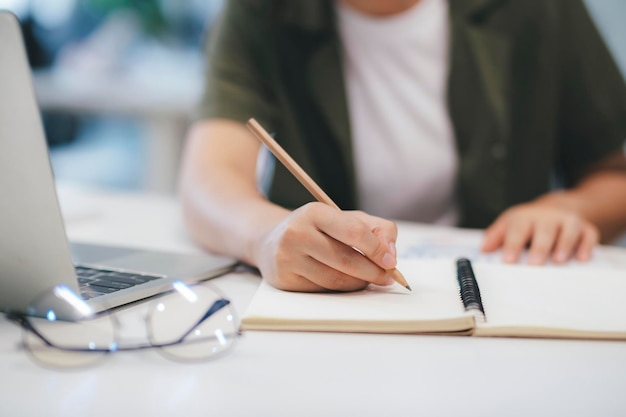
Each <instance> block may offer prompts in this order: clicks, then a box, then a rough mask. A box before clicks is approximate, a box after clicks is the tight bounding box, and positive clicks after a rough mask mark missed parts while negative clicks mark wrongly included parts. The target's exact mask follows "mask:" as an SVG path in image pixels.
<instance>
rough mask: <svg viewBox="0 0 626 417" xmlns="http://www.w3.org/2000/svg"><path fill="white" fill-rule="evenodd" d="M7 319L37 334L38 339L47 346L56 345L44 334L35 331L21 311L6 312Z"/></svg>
mask: <svg viewBox="0 0 626 417" xmlns="http://www.w3.org/2000/svg"><path fill="white" fill-rule="evenodd" d="M7 319H9V320H10V321H12V322H13V323H15V324H17V325H18V326H20V327H22V328H24V329H26V330H27V331H29V332H31V333H33V334H34V335H35V336H37V337H38V338H39V339H41V341H42V342H44V343H45V344H46V345H47V346H50V347H56V346H55V345H54V343H52V342H51V341H49V340H48V339H46V337H45V336H44V335H42V334H41V333H39V331H37V329H35V328H34V327H33V325H32V324H31V323H30V321H29V320H28V318H27V317H26V316H24V315H23V314H21V313H7Z"/></svg>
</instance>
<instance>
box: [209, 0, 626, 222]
mask: <svg viewBox="0 0 626 417" xmlns="http://www.w3.org/2000/svg"><path fill="white" fill-rule="evenodd" d="M225 3H226V8H225V10H224V12H223V15H222V18H221V19H220V21H219V22H218V24H217V25H216V27H215V29H214V30H213V31H212V33H211V36H210V43H209V48H208V53H207V56H208V69H207V75H206V80H207V84H206V92H205V95H204V100H203V102H202V105H201V106H200V112H199V117H200V118H227V119H233V120H237V121H241V122H245V121H246V120H247V119H248V118H250V117H255V118H256V119H257V120H259V121H260V122H261V123H262V124H263V125H265V126H266V128H267V129H268V130H270V131H272V132H275V134H276V139H277V140H278V141H279V142H280V143H281V144H282V145H283V146H284V148H285V149H286V150H287V152H289V153H290V154H291V155H292V156H293V157H294V159H295V160H296V161H298V162H299V163H300V164H301V166H302V167H303V168H304V169H305V170H306V171H307V172H308V173H309V174H310V175H311V176H312V177H313V178H314V179H315V180H316V181H317V182H318V183H319V184H320V186H321V187H322V188H323V189H324V190H325V191H326V192H327V193H328V194H329V195H330V196H331V198H333V199H334V200H335V201H336V202H337V204H338V205H339V206H340V207H342V208H344V209H352V208H358V207H357V201H358V196H357V195H355V193H356V187H355V186H354V183H355V171H354V165H353V159H352V144H351V137H350V125H349V117H348V107H347V103H346V94H345V86H344V79H343V70H342V67H341V65H342V63H341V59H342V51H341V43H340V39H339V37H338V34H337V30H336V22H335V18H334V7H333V4H332V0H228V1H227V2H225ZM449 3H450V19H451V25H450V27H451V48H450V50H451V52H450V60H451V61H450V74H449V79H448V107H449V112H450V116H451V119H452V123H453V126H454V132H455V138H456V144H457V152H458V155H459V170H458V178H457V190H456V192H457V197H458V202H459V206H460V209H461V225H462V226H467V227H484V226H486V225H488V224H489V223H490V222H491V221H493V219H494V218H495V217H496V216H497V215H498V214H499V213H501V212H502V211H503V210H504V209H506V208H507V207H509V206H511V205H514V204H517V203H520V202H524V201H528V200H531V199H533V198H535V197H537V196H539V195H541V194H543V193H545V192H546V191H548V190H549V189H550V188H551V187H552V186H553V185H554V183H555V179H557V180H558V182H559V183H560V184H562V185H564V186H571V185H572V184H574V183H576V181H577V180H579V179H580V178H581V176H583V175H584V173H585V171H586V170H587V169H588V168H589V166H590V164H592V163H593V162H596V161H598V160H599V159H601V158H603V157H605V156H607V155H608V154H609V153H613V152H616V151H617V150H619V149H620V147H622V146H623V143H624V139H626V87H625V85H624V80H623V78H622V76H621V75H620V73H619V71H618V70H617V68H616V66H615V64H614V62H613V60H612V58H611V57H610V54H609V52H608V51H607V48H606V46H605V45H604V43H603V41H602V40H601V38H600V36H599V34H598V32H597V30H596V28H595V27H594V25H593V23H592V22H591V20H590V18H589V15H588V13H587V11H586V9H585V8H584V6H583V4H582V3H581V1H580V0H449ZM409 52H410V51H407V53H409ZM381 175H384V173H381ZM268 196H269V198H270V199H271V200H272V201H275V202H276V203H278V204H281V205H283V206H285V207H289V208H294V207H297V206H300V205H302V204H304V203H306V202H308V201H312V200H313V198H312V197H311V195H309V193H308V192H307V191H306V190H305V189H304V188H303V187H302V186H300V184H298V182H297V181H296V180H295V179H294V178H293V177H292V176H291V175H290V174H289V173H288V171H286V170H285V169H284V168H283V167H282V166H279V165H277V166H276V170H275V172H274V177H273V182H272V184H271V187H270V189H269V192H268Z"/></svg>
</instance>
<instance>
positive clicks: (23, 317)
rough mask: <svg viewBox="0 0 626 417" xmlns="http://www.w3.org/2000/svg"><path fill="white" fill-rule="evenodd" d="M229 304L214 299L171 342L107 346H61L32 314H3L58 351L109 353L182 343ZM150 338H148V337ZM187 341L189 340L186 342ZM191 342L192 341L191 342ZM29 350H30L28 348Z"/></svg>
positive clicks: (239, 334)
mask: <svg viewBox="0 0 626 417" xmlns="http://www.w3.org/2000/svg"><path fill="white" fill-rule="evenodd" d="M229 305H231V301H230V300H229V299H227V298H224V297H221V295H220V298H219V299H217V300H215V301H214V302H213V304H212V305H211V306H210V307H209V308H208V310H207V311H206V312H205V313H204V314H203V315H202V316H201V317H200V319H199V320H197V321H196V323H195V324H194V325H193V326H191V328H189V329H188V330H187V331H186V332H184V333H183V334H182V336H181V337H179V338H178V339H177V340H175V341H172V342H168V343H156V344H155V343H151V342H150V341H149V342H148V344H140V345H136V346H119V345H118V344H117V342H113V343H112V344H111V345H114V346H111V345H110V347H109V348H106V349H105V348H94V349H91V348H72V347H63V346H58V345H57V344H55V343H53V342H51V341H50V340H49V339H48V338H46V337H45V336H44V335H43V334H41V332H39V331H38V330H37V329H36V327H35V326H34V325H33V324H32V323H31V321H30V318H32V317H33V316H30V315H28V314H26V313H22V312H17V311H8V312H5V316H6V318H7V320H9V321H10V322H12V323H14V324H15V325H17V326H19V327H21V328H22V329H23V330H25V331H28V332H30V333H32V334H34V335H35V336H37V338H39V339H40V340H41V341H42V342H43V343H44V344H45V345H46V346H48V347H50V348H52V349H57V350H60V351H64V352H75V353H103V354H109V353H113V352H127V351H139V350H145V349H159V348H167V347H171V346H176V345H182V344H184V343H185V342H184V339H185V338H186V337H187V336H188V335H189V334H191V333H192V332H193V331H194V330H195V329H197V328H198V327H199V326H200V325H201V324H202V323H204V322H205V321H206V320H208V319H209V318H210V317H211V316H213V315H214V314H215V313H217V312H218V311H220V310H222V309H223V308H225V307H227V306H229ZM241 335H242V332H241V330H240V329H237V331H236V332H235V333H234V334H231V336H234V337H235V338H237V337H239V336H241ZM148 340H150V339H148ZM188 343H189V342H188ZM191 343H193V342H191ZM29 351H30V350H29ZM210 357H211V356H208V357H205V358H195V359H186V360H184V359H179V358H176V359H172V360H176V361H178V362H200V361H204V360H207V359H209V358H210Z"/></svg>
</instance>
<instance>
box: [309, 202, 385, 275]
mask: <svg viewBox="0 0 626 417" xmlns="http://www.w3.org/2000/svg"><path fill="white" fill-rule="evenodd" d="M315 209H316V210H317V209H320V208H319V207H316V208H315ZM328 209H329V210H331V211H334V213H327V215H320V216H315V219H316V223H315V224H316V226H317V227H318V228H319V229H320V230H321V231H323V232H324V233H325V234H327V235H328V236H330V237H332V238H333V239H335V240H337V241H339V242H341V243H342V244H344V245H345V246H348V247H352V248H356V249H358V251H359V252H361V253H362V254H363V255H365V256H366V257H367V258H368V259H369V260H371V261H372V262H374V263H375V264H376V265H378V266H379V267H380V268H382V269H392V268H395V266H396V262H397V261H396V249H395V239H396V236H397V229H396V226H395V224H394V223H393V222H390V221H388V220H384V219H380V218H376V217H374V216H369V215H366V214H365V213H362V212H337V210H334V209H332V208H330V207H328ZM333 214H334V215H333Z"/></svg>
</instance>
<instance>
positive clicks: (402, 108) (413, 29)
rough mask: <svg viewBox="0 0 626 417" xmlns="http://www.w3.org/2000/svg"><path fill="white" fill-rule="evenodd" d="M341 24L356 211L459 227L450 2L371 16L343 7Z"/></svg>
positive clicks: (426, 2)
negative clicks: (450, 68)
mask: <svg viewBox="0 0 626 417" xmlns="http://www.w3.org/2000/svg"><path fill="white" fill-rule="evenodd" d="M337 19H338V27H339V34H340V36H341V39H342V42H343V48H344V49H343V59H344V77H345V80H346V89H347V100H348V107H349V113H350V124H351V131H352V140H353V150H354V158H355V168H356V177H357V189H358V196H359V206H360V207H361V208H362V209H363V210H365V211H367V212H368V213H370V214H374V215H378V216H382V217H386V218H390V219H397V220H411V221H419V222H428V223H437V224H445V225H455V224H456V223H457V219H458V211H457V206H456V203H455V198H454V190H455V175H456V170H457V165H458V162H457V154H456V148H455V141H454V135H453V129H452V124H451V121H450V118H449V115H448V107H447V97H446V94H447V91H446V90H447V89H446V86H447V78H448V39H449V23H448V5H447V1H446V0H421V1H420V2H419V3H417V4H416V5H415V6H413V7H412V8H410V9H409V10H407V11H405V12H403V13H401V14H398V15H393V16H390V17H372V16H369V15H365V14H363V13H360V12H358V11H356V10H355V9H352V8H351V7H350V6H348V5H346V4H344V3H343V2H341V1H340V0H338V1H337Z"/></svg>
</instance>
